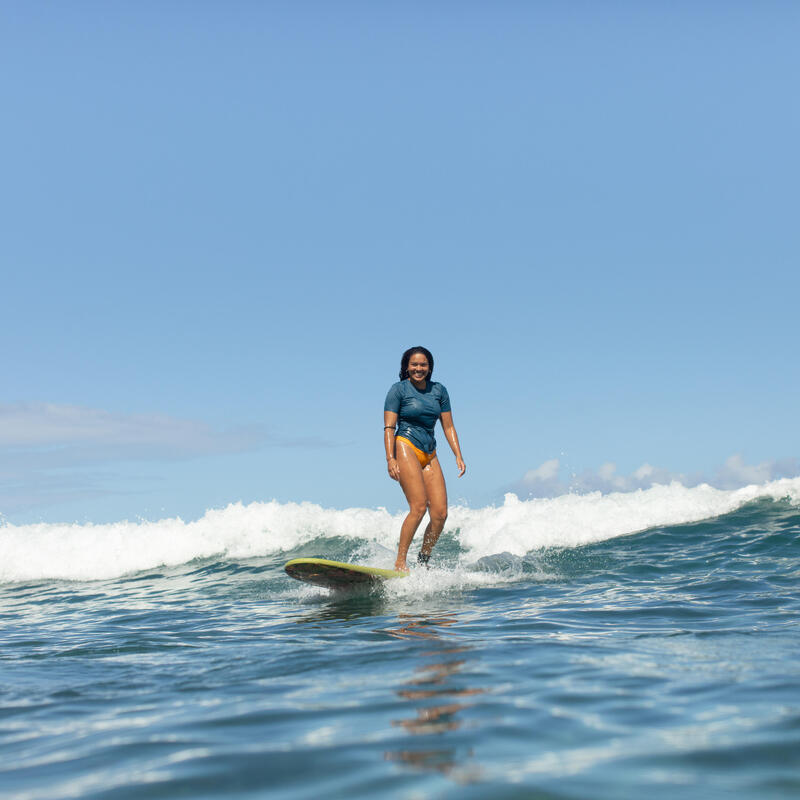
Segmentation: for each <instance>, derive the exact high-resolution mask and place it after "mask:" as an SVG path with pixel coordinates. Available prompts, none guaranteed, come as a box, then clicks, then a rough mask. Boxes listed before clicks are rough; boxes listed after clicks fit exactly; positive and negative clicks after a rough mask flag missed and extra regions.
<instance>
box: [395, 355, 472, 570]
mask: <svg viewBox="0 0 800 800" xmlns="http://www.w3.org/2000/svg"><path fill="white" fill-rule="evenodd" d="M432 375H433V356H432V355H431V354H430V351H429V350H426V349H425V348H424V347H412V348H411V349H410V350H406V351H405V353H403V357H402V359H401V360H400V382H399V383H395V384H394V386H392V388H391V389H389V393H388V394H387V395H386V402H385V403H384V406H383V441H384V445H385V446H386V461H387V466H388V469H389V475H390V476H391V477H392V478H393V479H394V480H396V481H400V486H402V487H403V492H404V493H405V496H406V500H408V509H409V511H408V516H407V517H406V518H405V520H404V521H403V526H402V528H401V529H400V546H399V547H398V549H397V561H396V562H395V565H394V568H395V569H399V570H404V571H408V565H407V564H406V558H407V557H408V548H409V546H410V545H411V540H412V539H413V538H414V534H415V533H416V532H417V528H418V527H419V523H420V522H422V518H423V517H424V516H425V512H426V511H428V512H429V514H430V520H429V522H428V526H427V527H426V528H425V536H424V538H423V540H422V547H421V548H420V551H419V555H418V557H417V560H418V561H419V563H420V564H427V563H428V559H429V558H430V556H431V550H433V546H434V545H435V544H436V540H437V539H438V538H439V534H440V533H441V532H442V528H444V522H445V520H446V519H447V487H446V486H445V485H444V475H442V468H441V466H440V465H439V459H438V458H437V457H436V439H434V438H433V428H434V426H435V425H436V420H437V419H441V420H442V429H443V430H444V435H445V438H446V439H447V442H448V444H449V445H450V449H451V450H452V451H453V454H454V455H455V457H456V464H457V465H458V477H459V478H460V477H461V476H462V475H463V474H464V473H465V472H466V470H467V467H466V466H465V464H464V460H463V459H462V458H461V448H460V447H459V444H458V434H457V433H456V429H455V426H454V425H453V414H452V412H451V411H450V398H449V396H448V394H447V389H445V388H444V386H442V384H441V383H436V382H435V381H432V380H431V376H432Z"/></svg>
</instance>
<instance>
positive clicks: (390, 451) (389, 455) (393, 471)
mask: <svg viewBox="0 0 800 800" xmlns="http://www.w3.org/2000/svg"><path fill="white" fill-rule="evenodd" d="M396 427H397V414H395V412H394V411H384V412H383V446H384V447H385V448H386V466H387V468H388V470H389V477H391V478H393V479H394V480H399V479H400V467H399V466H398V465H397V459H396V458H395V457H394V431H395V428H396Z"/></svg>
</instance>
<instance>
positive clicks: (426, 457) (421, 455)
mask: <svg viewBox="0 0 800 800" xmlns="http://www.w3.org/2000/svg"><path fill="white" fill-rule="evenodd" d="M395 439H401V440H402V441H404V442H405V443H406V444H407V445H408V446H409V447H410V448H411V449H412V450H413V451H414V455H415V456H416V457H417V461H419V465H420V466H421V467H422V469H425V467H427V466H428V464H430V463H431V461H433V459H434V458H436V451H435V450H434V451H433V452H432V453H426V452H425V451H424V450H420V449H419V447H417V446H416V445H415V444H414V442H412V441H411V440H410V439H406V437H405V436H396V437H395Z"/></svg>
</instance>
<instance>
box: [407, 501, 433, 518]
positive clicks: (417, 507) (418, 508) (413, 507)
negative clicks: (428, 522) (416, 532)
mask: <svg viewBox="0 0 800 800" xmlns="http://www.w3.org/2000/svg"><path fill="white" fill-rule="evenodd" d="M427 510H428V504H427V503H419V502H415V503H409V508H408V515H409V516H410V517H414V518H415V519H416V520H417V521H419V520H421V519H422V518H423V517H424V516H425V512H426V511H427Z"/></svg>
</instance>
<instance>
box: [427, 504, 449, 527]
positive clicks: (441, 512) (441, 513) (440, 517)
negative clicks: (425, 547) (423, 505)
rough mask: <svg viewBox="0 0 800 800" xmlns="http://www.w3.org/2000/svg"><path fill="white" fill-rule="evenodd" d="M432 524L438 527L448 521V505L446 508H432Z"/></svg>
mask: <svg viewBox="0 0 800 800" xmlns="http://www.w3.org/2000/svg"><path fill="white" fill-rule="evenodd" d="M430 511H431V524H432V525H435V526H437V527H442V528H443V527H444V523H445V522H446V521H447V507H446V506H445V507H444V508H431V510H430Z"/></svg>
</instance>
